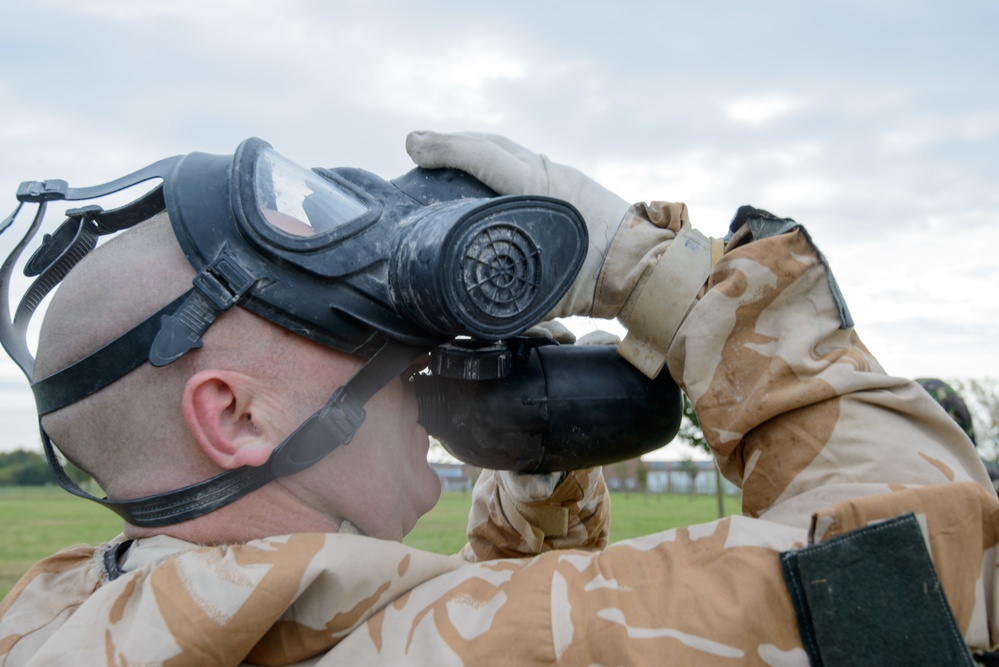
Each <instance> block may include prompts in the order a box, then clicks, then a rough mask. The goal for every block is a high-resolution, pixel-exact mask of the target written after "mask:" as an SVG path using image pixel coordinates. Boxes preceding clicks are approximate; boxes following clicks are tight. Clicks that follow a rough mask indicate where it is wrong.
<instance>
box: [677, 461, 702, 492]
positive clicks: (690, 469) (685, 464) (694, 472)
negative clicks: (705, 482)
mask: <svg viewBox="0 0 999 667" xmlns="http://www.w3.org/2000/svg"><path fill="white" fill-rule="evenodd" d="M678 466H679V468H680V470H681V472H685V473H687V476H688V477H690V486H689V487H687V495H689V496H691V497H693V495H694V492H695V491H696V490H697V476H698V475H699V474H700V472H701V470H700V468H698V467H697V463H696V462H695V461H694V460H693V459H690V458H686V459H681V460H680V461H679V462H678Z"/></svg>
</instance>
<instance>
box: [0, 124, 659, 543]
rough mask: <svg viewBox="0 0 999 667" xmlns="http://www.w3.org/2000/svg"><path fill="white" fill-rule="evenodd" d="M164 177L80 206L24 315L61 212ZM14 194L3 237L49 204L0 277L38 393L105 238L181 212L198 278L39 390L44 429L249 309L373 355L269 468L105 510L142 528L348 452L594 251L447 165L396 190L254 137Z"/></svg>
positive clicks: (177, 218)
mask: <svg viewBox="0 0 999 667" xmlns="http://www.w3.org/2000/svg"><path fill="white" fill-rule="evenodd" d="M155 180H159V181H160V183H159V185H157V186H156V187H154V188H153V189H151V190H149V191H148V192H147V193H146V194H144V195H143V196H141V197H139V198H138V199H136V200H134V201H132V202H130V203H128V204H126V205H124V206H119V207H116V208H112V209H109V210H105V209H104V208H102V207H101V206H97V205H88V206H81V207H77V208H73V209H70V210H68V211H67V212H66V219H65V220H64V221H63V222H62V224H61V225H60V226H58V228H57V229H56V230H55V231H53V232H52V233H51V234H46V235H45V236H44V238H43V241H42V243H41V246H40V247H39V248H38V249H36V250H34V252H33V254H32V255H31V256H30V258H29V259H28V260H27V261H26V262H25V263H24V266H23V269H24V273H25V275H27V276H29V277H32V278H34V282H33V283H32V284H31V286H30V287H29V288H28V289H27V291H26V293H25V295H24V296H23V298H21V300H20V302H19V304H18V306H17V308H16V310H12V309H11V308H10V296H9V292H10V289H11V278H12V275H13V271H14V268H15V265H16V264H17V263H18V261H19V258H20V256H21V255H22V253H23V252H24V251H25V250H26V248H27V246H28V245H29V244H30V242H31V240H32V239H33V237H34V236H35V235H36V233H37V232H38V231H39V230H40V229H41V228H42V226H43V221H44V217H45V213H46V210H47V206H49V205H51V202H56V201H94V200H99V199H100V198H102V197H105V196H108V195H112V194H113V193H116V192H119V191H121V190H124V189H127V188H130V187H131V186H134V185H137V184H141V183H145V182H147V181H155ZM17 198H18V200H19V204H18V207H17V209H16V210H15V211H14V213H13V214H11V216H10V217H9V218H8V219H7V220H6V221H5V222H4V223H3V229H4V230H5V229H7V228H8V227H10V226H11V225H13V223H14V222H15V219H16V218H17V217H18V215H19V213H20V212H21V211H22V208H23V207H24V206H25V205H31V204H37V206H38V210H37V211H36V213H35V216H34V220H33V222H32V223H31V225H30V227H29V229H28V231H27V232H26V234H25V235H24V238H23V239H22V241H21V242H20V243H19V244H18V246H17V248H16V249H15V250H14V252H13V253H12V255H11V256H10V257H9V258H8V259H7V261H6V262H5V263H4V265H3V267H2V270H0V280H2V285H0V287H2V289H0V302H2V305H3V306H4V308H5V310H4V314H5V317H4V318H3V319H2V321H0V340H2V342H3V345H4V347H5V349H6V350H7V351H8V353H9V354H10V356H11V357H12V358H13V359H14V360H15V361H16V362H17V363H18V365H19V366H20V367H21V369H22V370H23V371H24V372H25V374H26V375H27V376H28V378H29V380H30V379H31V377H32V368H33V365H34V360H33V358H32V355H31V353H30V351H29V350H28V346H27V343H26V331H27V327H28V322H29V320H30V319H31V317H32V315H33V314H34V312H35V310H36V308H37V307H38V305H39V303H41V301H42V299H43V298H44V297H45V295H46V294H47V293H48V292H49V291H51V290H52V289H53V288H54V287H55V286H56V285H57V284H58V283H59V282H60V281H61V280H62V279H63V278H64V277H65V276H66V275H67V274H68V273H69V271H70V270H71V269H72V268H73V266H74V265H75V264H76V263H77V262H78V261H79V260H80V259H82V257H84V256H85V255H86V254H87V253H88V252H90V250H92V249H93V248H94V247H95V246H96V244H97V241H98V239H99V238H100V237H101V236H104V235H107V234H113V233H116V232H119V231H122V230H125V229H128V228H130V227H132V226H134V225H136V224H139V223H141V222H142V221H145V220H147V219H149V218H150V217H152V216H153V215H156V214H158V213H160V212H162V211H166V212H167V213H168V215H169V218H170V222H171V224H172V226H173V230H174V232H175V234H176V236H177V239H178V241H179V243H180V246H181V248H182V249H183V251H184V254H185V255H186V257H187V259H188V261H189V262H190V263H191V265H192V267H193V268H194V270H195V272H196V276H195V278H194V280H193V282H192V287H191V289H190V290H189V291H188V292H186V293H185V294H183V295H181V296H180V297H179V298H178V299H176V300H175V301H174V302H173V303H171V304H168V305H167V306H166V307H164V308H163V309H162V310H161V311H160V312H158V313H156V314H155V315H153V316H152V317H150V318H147V319H146V320H145V321H144V322H141V323H139V324H138V325H137V326H135V327H134V328H133V329H132V330H131V331H129V332H127V333H125V334H124V335H122V336H121V337H119V338H118V339H116V340H114V341H112V342H110V343H109V344H108V345H107V346H105V347H104V348H102V349H101V350H98V351H97V352H95V353H93V354H92V355H90V356H88V357H86V358H84V359H81V360H79V361H78V362H76V363H74V364H72V365H71V366H69V367H67V368H65V369H63V370H61V371H59V372H57V373H54V374H53V375H51V376H49V377H47V378H41V379H39V380H38V381H36V382H34V384H33V385H32V389H33V391H34V393H35V398H36V404H37V407H38V412H39V415H40V416H41V415H45V414H47V413H50V412H53V411H55V410H58V409H60V408H62V407H64V406H66V405H70V404H72V403H74V402H76V401H78V400H80V399H82V398H84V397H85V396H88V395H90V394H91V393H93V392H95V391H98V390H100V389H101V388H103V387H105V386H107V385H108V384H110V383H111V382H114V381H115V380H117V379H118V378H120V377H122V376H124V375H125V374H126V373H128V372H130V371H131V370H133V369H135V368H136V367H138V366H139V365H141V364H143V363H145V362H147V361H148V362H149V363H151V364H152V365H154V366H164V365H167V364H170V363H172V362H173V361H175V360H176V359H178V358H180V357H181V356H183V355H184V354H186V353H188V352H189V351H190V350H192V349H196V348H199V347H200V346H201V344H202V343H201V336H202V335H203V334H204V332H205V331H206V330H207V329H208V327H210V326H211V324H212V323H213V322H214V321H215V319H216V318H217V317H218V316H219V315H220V314H221V313H222V312H224V311H225V310H227V309H229V308H231V307H232V306H234V305H239V306H240V307H242V308H245V309H247V310H249V311H251V312H253V313H255V314H257V315H259V316H261V317H263V318H265V319H268V320H270V321H272V322H274V323H276V324H278V325H280V326H282V327H284V328H286V329H288V330H290V331H293V332H296V333H299V334H301V335H303V336H305V337H307V338H309V339H311V340H314V341H316V342H318V343H321V344H323V345H326V346H329V347H331V348H334V349H337V350H340V351H342V352H346V353H349V354H353V355H358V356H361V357H365V358H367V362H366V363H365V365H364V366H362V368H361V369H360V370H359V371H358V372H357V374H356V375H355V376H354V377H352V378H351V379H350V380H349V381H348V382H347V383H346V384H345V385H344V386H343V387H340V388H339V389H338V390H337V391H336V392H335V393H334V394H333V396H331V397H330V399H329V401H328V402H327V404H326V405H325V406H324V407H323V408H322V409H321V410H320V411H318V412H317V413H315V414H314V415H313V416H312V417H311V418H310V419H309V420H307V421H306V422H305V423H303V424H302V425H301V426H300V427H299V428H298V429H297V430H296V431H295V433H293V434H292V435H291V436H289V437H288V438H287V439H286V440H285V441H284V442H282V443H280V444H279V445H278V446H277V447H276V449H275V450H274V453H273V455H272V457H271V459H270V461H269V462H268V464H267V465H264V466H261V467H258V468H241V469H238V470H230V471H227V472H225V473H223V474H221V475H219V476H217V477H215V478H212V479H209V480H206V481H204V482H201V483H199V484H196V485H193V486H191V487H187V488H184V489H179V490H176V491H173V492H168V493H164V494H159V495H156V496H151V497H148V498H142V499H138V500H131V501H110V500H98V502H101V503H102V504H104V505H106V506H108V507H109V508H111V509H112V510H114V511H116V512H118V513H119V514H120V515H121V516H122V517H123V518H125V519H126V520H127V521H129V522H130V523H132V524H134V525H138V526H157V525H165V524H170V523H177V522H179V521H184V520H187V519H190V518H193V517H196V516H199V515H201V514H205V513H207V512H209V511H212V510H214V509H216V508H218V507H221V506H223V505H225V504H228V503H229V502H232V501H233V500H235V499H237V498H239V497H241V496H242V495H245V494H246V493H248V492H250V491H252V490H254V489H256V488H258V487H260V486H261V485H263V484H265V483H267V482H268V481H270V480H272V479H274V478H275V477H279V476H285V475H291V474H294V473H296V472H298V471H300V470H303V469H305V468H307V467H308V466H310V465H312V464H313V463H315V462H316V461H318V460H319V459H321V458H322V457H324V456H326V455H327V454H329V452H330V451H332V450H333V449H335V448H336V447H338V446H341V445H343V444H346V443H348V442H350V440H351V438H352V437H353V435H354V433H356V431H357V429H358V428H359V427H360V425H361V424H362V423H363V421H364V418H365V413H364V407H363V406H364V404H365V403H366V402H367V400H368V399H369V398H370V397H371V396H372V395H373V394H374V393H376V392H377V391H378V390H379V389H381V388H382V387H384V386H385V385H386V384H387V383H388V382H389V381H391V380H392V379H393V378H395V377H398V376H399V375H400V374H401V373H402V372H403V371H404V370H405V369H407V368H409V367H411V366H412V364H413V363H414V361H416V360H417V359H419V358H421V357H423V356H424V355H426V354H427V353H428V352H430V351H431V350H433V349H435V348H437V347H438V346H440V345H441V344H444V343H448V342H449V341H453V340H455V339H463V340H479V341H500V340H504V339H508V338H511V337H513V336H516V335H517V334H519V333H521V332H523V331H524V330H525V329H527V328H528V327H530V326H531V325H533V324H536V323H537V322H539V321H540V320H542V319H543V318H544V316H545V314H546V313H548V312H549V311H550V310H551V309H552V308H554V306H555V305H556V304H557V302H558V301H559V299H560V298H561V297H562V296H563V295H564V294H565V292H566V291H567V290H568V288H569V287H570V285H571V284H572V282H573V280H574V279H575V277H576V274H577V273H578V271H579V269H580V267H581V265H582V262H583V259H584V258H585V255H586V248H587V235H586V227H585V225H584V223H583V221H582V219H581V218H580V216H579V214H578V212H577V211H576V210H575V209H574V208H573V207H572V206H570V205H569V204H567V203H565V202H562V201H558V200H554V199H550V198H545V197H526V196H507V197H500V196H496V193H494V192H492V191H491V190H489V189H488V188H486V187H485V186H484V185H482V184H481V183H479V182H478V181H476V180H475V179H473V178H471V177H469V176H467V175H465V174H463V173H461V172H456V171H450V170H432V171H426V170H422V169H415V170H413V171H411V172H409V173H408V174H406V175H405V176H403V177H401V178H398V179H396V180H394V181H386V180H384V179H381V178H379V177H377V176H375V175H374V174H371V173H368V172H365V171H361V170H358V169H314V170H310V169H304V168H302V167H299V166H298V165H296V164H294V163H293V162H290V161H288V160H287V159H285V158H283V157H282V156H281V155H279V154H278V153H276V152H275V151H273V150H272V148H271V147H270V146H269V145H268V144H267V143H265V142H263V141H261V140H259V139H249V140H247V141H245V142H243V143H242V144H241V145H240V146H239V147H238V149H237V150H236V152H235V154H234V155H229V156H220V155H209V154H204V153H191V154H189V155H183V156H177V157H173V158H168V159H165V160H162V161H160V162H157V163H155V164H153V165H150V166H149V167H146V168H145V169H142V170H140V171H138V172H135V173H133V174H130V175H128V176H125V177H123V178H120V179H117V180H116V181H113V182H111V183H107V184H104V185H100V186H94V187H88V188H73V187H70V186H69V185H68V184H67V183H66V182H65V181H44V182H26V183H23V184H22V185H21V187H20V188H19V190H18V194H17ZM113 279H114V277H113V276H109V280H113ZM97 296H98V295H95V297H97ZM11 312H13V316H12V317H11V316H10V313H11ZM435 391H436V389H435ZM674 432H675V431H674ZM42 436H43V444H44V446H45V449H46V453H47V455H48V457H49V460H50V463H52V465H53V470H54V472H55V475H56V477H57V479H58V480H59V481H60V483H61V484H62V485H63V486H64V487H66V488H67V489H68V490H70V491H71V492H72V493H76V494H77V495H84V496H87V494H85V492H83V491H82V490H80V489H79V488H78V487H76V485H75V484H73V483H72V482H71V481H70V480H69V478H68V477H67V476H66V475H65V473H64V472H63V471H62V469H61V467H60V466H59V465H58V462H57V460H56V457H55V456H54V451H53V448H52V443H50V442H49V440H48V438H47V436H45V434H44V430H43V432H42ZM670 437H672V436H670ZM473 458H474V457H473ZM508 467H515V466H508ZM570 467H571V466H570ZM87 497H90V496H87ZM95 500H97V499H95Z"/></svg>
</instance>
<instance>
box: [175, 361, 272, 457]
mask: <svg viewBox="0 0 999 667" xmlns="http://www.w3.org/2000/svg"><path fill="white" fill-rule="evenodd" d="M254 387H255V385H254V383H253V382H252V380H251V379H250V378H249V377H247V376H246V375H244V374H242V373H237V372H235V371H222V370H206V371H200V372H198V373H196V374H194V375H192V376H191V378H190V379H189V380H188V381H187V384H185V385H184V395H183V398H182V400H181V403H182V406H183V410H184V420H185V421H186V422H187V426H188V429H189V430H190V432H191V435H192V436H193V438H194V441H195V442H196V443H197V444H198V447H199V448H200V449H201V451H202V452H203V453H204V454H205V456H207V457H208V458H209V459H211V460H212V461H213V462H214V463H215V464H216V465H218V466H219V467H221V468H224V469H226V470H231V469H233V468H240V467H242V466H260V465H263V464H264V463H266V462H267V460H268V458H269V457H270V455H271V451H272V449H273V448H274V446H273V444H272V443H270V442H268V440H267V438H266V437H265V436H264V433H263V430H262V429H261V428H260V424H259V423H258V421H257V420H258V419H259V418H260V416H259V415H255V414H254V411H253V406H254V405H255V402H254V398H255V395H254Z"/></svg>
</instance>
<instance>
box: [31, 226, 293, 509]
mask: <svg viewBox="0 0 999 667" xmlns="http://www.w3.org/2000/svg"><path fill="white" fill-rule="evenodd" d="M194 275H195V272H194V269H193V268H192V267H191V265H190V264H189V263H188V261H187V259H186V258H185V257H184V254H183V252H182V250H181V248H180V245H179V244H178V243H177V239H176V237H175V236H174V233H173V230H172V228H171V226H170V221H169V219H168V218H167V216H166V214H161V215H158V216H156V217H154V218H151V219H150V220H148V221H146V222H144V223H141V224H139V225H137V226H136V227H134V228H132V229H130V230H128V231H126V232H123V233H121V234H119V235H118V236H116V237H114V238H112V239H111V240H109V241H108V242H107V243H104V244H102V245H100V246H99V247H97V248H96V249H95V250H94V251H93V252H91V253H90V254H89V255H88V256H87V257H86V258H84V259H83V261H81V262H80V263H79V264H78V265H77V266H76V267H75V268H74V269H73V270H72V271H71V272H70V274H69V275H68V276H67V277H66V279H65V280H64V281H63V282H62V284H61V285H60V286H59V289H58V290H57V291H56V293H55V295H54V296H53V299H52V302H51V304H50V305H49V308H48V310H47V311H46V314H45V319H44V321H43V324H42V328H41V333H40V338H39V344H38V353H37V360H36V363H35V379H36V380H37V379H39V378H43V377H46V376H48V375H50V374H52V373H54V372H56V371H58V370H61V369H62V368H64V367H66V366H68V365H70V364H72V363H74V362H76V361H78V360H80V359H81V358H83V357H85V356H86V355H88V354H90V353H92V352H94V351H95V350H97V349H99V348H101V347H102V346H104V345H106V344H107V343H108V342H110V341H112V340H114V339H115V338H117V337H118V336H120V335H121V334H123V333H125V332H127V331H129V330H130V329H132V328H133V327H134V326H136V325H137V324H139V323H140V322H142V321H143V320H145V319H146V318H148V317H149V316H151V315H153V314H154V313H156V312H157V311H159V310H160V309H161V308H163V307H164V306H165V305H166V304H168V303H170V302H171V301H173V300H174V299H176V298H177V297H179V296H180V295H182V294H183V293H184V292H186V291H187V290H189V289H190V288H191V285H192V282H191V281H192V279H193V277H194ZM292 335H293V334H290V333H289V332H287V331H285V330H284V329H281V328H279V327H277V326H276V325H273V324H271V323H269V322H266V321H265V320H263V319H261V318H259V317H256V316H255V315H252V314H250V313H248V312H247V311H245V310H242V309H240V308H233V309H231V310H230V311H228V312H226V313H223V314H222V315H221V316H220V317H219V318H218V320H217V321H216V322H215V323H214V324H213V325H212V326H211V327H210V328H209V330H208V332H207V333H206V334H205V336H204V343H205V345H204V348H202V349H200V350H193V351H191V352H189V353H188V354H186V355H184V356H183V357H181V358H180V359H179V360H177V361H175V362H173V363H172V364H169V365H168V366H165V367H162V368H154V367H152V366H150V365H149V364H148V363H146V364H143V365H141V366H140V367H139V368H137V369H136V370H134V371H132V372H131V373H128V374H127V375H125V376H124V377H122V378H120V379H118V380H116V381H115V382H113V383H112V384H110V385H109V386H107V387H105V388H104V389H102V390H100V391H98V392H97V393H95V394H93V395H91V396H88V397H87V398H84V399H83V400H81V401H78V402H77V403H74V404H72V405H70V406H67V407H65V408H63V409H61V410H58V411H57V412H54V413H52V414H50V415H47V416H46V417H44V418H43V425H44V426H45V430H46V432H47V433H48V434H49V435H50V436H51V438H52V440H53V442H54V443H55V444H56V446H58V447H59V448H60V450H61V451H62V452H63V453H64V454H65V455H66V456H67V457H68V458H69V459H70V460H71V461H73V463H75V464H76V465H78V466H79V467H81V468H82V469H84V470H85V471H87V472H88V473H90V474H91V475H92V476H93V477H94V479H95V480H96V481H97V482H98V483H99V484H100V485H101V487H102V488H103V489H104V490H105V492H107V493H108V495H109V496H110V497H118V498H128V497H136V496H142V495H149V494H151V493H156V492H161V491H166V490H171V489H174V488H178V487H179V486H183V485H186V484H189V483H192V482H194V481H200V480H202V479H205V478H207V477H210V476H212V475H214V474H217V473H218V472H220V470H219V469H218V468H217V467H216V466H215V465H214V464H212V463H211V462H210V461H208V460H207V459H206V458H205V457H204V456H203V455H201V453H200V452H199V450H198V449H197V447H195V446H194V444H193V441H192V438H191V435H190V433H189V432H188V429H187V425H186V423H185V421H184V417H183V413H182V409H181V396H182V393H183V391H184V385H185V383H186V381H187V379H188V378H190V377H191V375H193V374H194V373H195V372H197V371H198V370H199V369H201V368H204V367H206V366H208V365H211V366H220V367H227V368H233V369H239V370H247V371H251V372H253V373H254V375H255V377H261V378H265V379H268V378H270V379H273V378H274V377H275V372H274V371H275V368H276V367H280V366H281V365H282V364H287V363H289V362H288V361H287V360H286V359H284V358H283V355H285V354H286V350H287V348H288V347H289V346H288V345H287V344H285V339H286V338H288V337H289V336H292Z"/></svg>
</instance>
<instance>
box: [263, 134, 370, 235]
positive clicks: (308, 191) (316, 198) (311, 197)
mask: <svg viewBox="0 0 999 667" xmlns="http://www.w3.org/2000/svg"><path fill="white" fill-rule="evenodd" d="M254 187H255V191H256V199H257V206H258V207H259V208H260V211H261V213H262V214H263V218H264V220H266V221H267V223H268V224H269V225H270V226H271V227H273V228H274V229H276V230H278V231H280V232H282V233H284V234H290V235H292V236H298V237H313V236H320V235H323V234H327V233H329V232H332V231H334V230H336V229H339V228H340V227H342V226H344V225H346V224H349V223H351V222H353V221H354V220H357V219H358V218H360V217H362V216H363V215H364V214H365V213H367V211H368V207H367V206H366V205H365V204H364V203H363V202H362V201H361V200H360V199H358V198H357V197H356V196H355V195H354V194H353V193H351V192H349V191H348V190H346V189H343V188H341V187H338V186H337V185H336V184H335V183H332V182H330V181H328V180H326V179H325V178H322V177H321V176H319V175H318V174H316V173H315V172H313V171H311V170H309V169H305V168H304V167H300V166H298V165H297V164H295V163H294V162H291V161H290V160H288V159H286V158H284V157H282V156H281V155H280V154H278V153H276V152H275V151H273V150H271V149H269V148H265V149H263V150H261V151H260V153H259V155H258V156H257V164H256V169H255V170H254Z"/></svg>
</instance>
